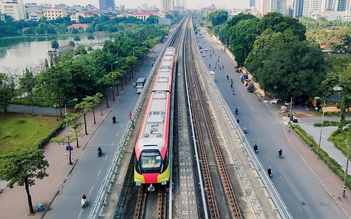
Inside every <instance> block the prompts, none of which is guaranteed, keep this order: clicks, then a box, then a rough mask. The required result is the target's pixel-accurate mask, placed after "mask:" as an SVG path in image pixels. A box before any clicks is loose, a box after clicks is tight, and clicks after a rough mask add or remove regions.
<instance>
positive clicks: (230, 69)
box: [198, 38, 347, 219]
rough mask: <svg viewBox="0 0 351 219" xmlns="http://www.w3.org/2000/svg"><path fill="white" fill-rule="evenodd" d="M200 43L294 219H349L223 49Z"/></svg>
mask: <svg viewBox="0 0 351 219" xmlns="http://www.w3.org/2000/svg"><path fill="white" fill-rule="evenodd" d="M206 39H207V41H206V42H205V40H206ZM198 43H199V45H201V46H202V48H203V55H202V56H203V60H204V63H205V64H206V66H207V68H208V67H209V64H211V69H209V70H214V71H215V72H216V75H215V82H216V84H217V86H218V88H219V90H220V92H221V93H222V95H223V97H224V99H225V100H226V102H227V104H228V106H229V108H230V109H231V111H232V113H233V114H235V112H234V111H235V108H238V109H239V114H238V115H236V116H235V117H236V118H237V119H239V124H240V126H241V128H242V129H244V127H245V126H246V128H247V131H248V133H247V135H246V139H247V140H248V141H249V143H250V145H252V146H253V145H254V144H257V145H258V149H259V152H258V154H257V156H258V158H259V160H260V161H261V163H262V165H263V166H264V167H265V169H267V168H268V167H271V169H272V178H271V180H272V181H273V183H274V185H275V187H276V188H277V190H278V192H279V193H280V195H281V196H282V198H283V200H284V201H285V203H286V205H287V207H288V209H289V210H290V212H291V214H292V215H293V217H294V218H325V219H330V218H347V217H346V215H345V214H344V213H343V212H342V210H341V209H340V208H339V206H338V205H337V204H336V203H335V202H334V200H333V199H332V198H331V197H330V196H329V194H328V193H327V192H326V190H325V188H324V187H323V186H322V185H321V184H320V183H319V181H318V179H317V178H316V177H315V176H314V174H313V173H312V172H311V171H310V169H309V168H308V166H307V165H306V164H305V163H304V162H303V161H302V160H301V158H300V156H299V155H298V154H297V153H296V152H295V150H294V149H293V148H292V147H291V145H290V144H289V142H288V141H287V139H286V137H285V133H284V132H283V126H284V125H286V124H284V122H283V120H282V119H281V118H279V117H278V116H277V115H272V114H271V113H270V112H269V111H268V110H267V108H266V107H265V106H264V104H263V103H262V102H260V101H259V100H258V98H257V96H256V95H255V94H253V93H249V92H248V91H247V90H246V89H245V87H244V86H243V84H242V83H241V82H240V74H238V73H236V72H235V70H234V65H233V62H232V61H230V59H229V57H227V56H226V55H225V53H224V51H223V50H221V48H223V46H222V45H221V44H218V43H216V42H215V41H213V40H209V38H202V39H199V42H198ZM210 46H212V47H213V48H214V50H215V54H214V53H212V57H210V55H209V54H210V53H211V51H209V49H210ZM205 48H207V49H208V51H205ZM218 56H220V58H218ZM218 59H220V61H219V62H220V66H221V67H222V65H224V69H222V70H220V69H219V67H218V65H217V67H216V69H214V66H215V62H216V61H218ZM227 75H229V78H232V79H234V90H235V95H233V94H232V88H231V87H230V80H227ZM279 149H282V150H283V158H282V159H281V158H279V156H278V150H279Z"/></svg>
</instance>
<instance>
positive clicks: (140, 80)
mask: <svg viewBox="0 0 351 219" xmlns="http://www.w3.org/2000/svg"><path fill="white" fill-rule="evenodd" d="M145 82H146V78H138V80H137V81H136V82H135V88H136V91H137V94H141V92H142V91H143V88H144V85H145Z"/></svg>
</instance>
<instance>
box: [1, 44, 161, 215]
mask: <svg viewBox="0 0 351 219" xmlns="http://www.w3.org/2000/svg"><path fill="white" fill-rule="evenodd" d="M161 47H162V44H158V45H156V47H155V48H154V49H153V50H151V52H150V55H149V59H150V62H145V64H144V66H145V65H149V66H151V64H152V62H153V60H154V59H155V58H156V57H157V55H158V53H159V51H160V50H161ZM144 66H143V67H141V68H139V71H138V72H137V73H136V74H135V75H134V78H133V80H131V81H130V82H129V86H131V85H132V84H133V82H134V80H136V78H137V77H138V75H139V73H140V72H142V71H143V70H144ZM126 90H127V88H126V87H124V89H123V90H119V92H120V95H118V96H116V97H115V102H113V101H111V100H112V94H111V93H110V95H109V105H110V106H111V105H113V104H118V102H119V100H120V99H121V97H122V95H123V94H124V93H125V92H126ZM101 104H102V114H101V113H100V112H101V111H100V109H101V106H100V105H98V106H97V107H96V113H95V115H96V124H94V123H93V119H92V118H93V115H92V112H90V113H88V114H87V117H86V118H87V123H88V128H87V129H88V134H89V135H85V136H84V137H82V138H81V139H79V144H80V146H81V147H79V148H77V147H75V148H74V151H73V152H74V154H73V156H74V161H77V160H79V156H80V154H81V152H82V151H84V149H85V145H86V144H87V143H88V142H89V141H90V139H91V137H92V136H93V135H94V133H95V131H96V130H97V129H98V128H99V126H100V124H101V123H102V122H103V121H104V119H105V118H106V116H107V115H108V114H109V113H110V110H111V109H112V107H110V108H107V107H106V102H105V101H103V102H102V103H101ZM9 111H10V112H22V113H31V107H30V106H16V105H11V106H10V108H9ZM34 112H35V113H36V114H48V115H56V110H55V109H54V108H37V107H36V108H35V109H34ZM82 119H83V118H81V120H82ZM65 133H66V130H63V131H62V132H61V133H60V134H59V135H58V136H62V135H64V134H65ZM44 150H45V158H46V159H47V160H48V161H49V164H50V166H49V168H48V171H47V172H48V173H49V174H50V176H49V177H46V178H44V179H42V180H35V185H34V186H32V187H31V188H30V194H31V196H32V202H33V207H34V208H35V209H36V208H37V205H38V204H39V203H43V204H44V206H47V205H48V204H49V203H50V202H52V200H53V197H54V196H55V195H56V194H57V193H58V192H59V190H60V187H61V185H62V182H64V181H65V179H66V178H68V177H69V174H70V173H71V171H72V170H73V168H74V166H75V163H76V162H74V164H73V166H71V165H67V160H66V154H65V147H60V146H58V145H56V144H52V143H49V144H48V145H47V146H46V147H45V149H44ZM1 186H4V182H0V191H1ZM28 213H29V207H28V202H27V195H26V192H25V188H24V187H22V186H15V187H14V188H13V189H10V188H5V189H4V190H3V191H2V193H1V194H0V219H9V218H11V219H23V218H33V219H37V218H41V217H42V215H43V214H42V213H41V212H38V213H37V214H36V215H35V216H29V215H28Z"/></svg>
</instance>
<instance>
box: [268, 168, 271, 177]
mask: <svg viewBox="0 0 351 219" xmlns="http://www.w3.org/2000/svg"><path fill="white" fill-rule="evenodd" d="M267 173H268V176H269V178H272V170H271V168H268V170H267Z"/></svg>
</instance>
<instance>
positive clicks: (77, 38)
mask: <svg viewBox="0 0 351 219" xmlns="http://www.w3.org/2000/svg"><path fill="white" fill-rule="evenodd" d="M73 40H74V41H76V42H77V45H78V42H79V41H80V37H79V36H75V37H74V38H73Z"/></svg>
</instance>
